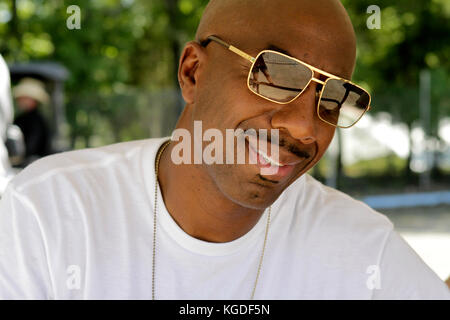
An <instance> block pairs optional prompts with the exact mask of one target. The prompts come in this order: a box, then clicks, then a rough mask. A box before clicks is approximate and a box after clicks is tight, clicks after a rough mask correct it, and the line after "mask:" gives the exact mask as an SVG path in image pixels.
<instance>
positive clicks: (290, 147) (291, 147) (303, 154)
mask: <svg viewBox="0 0 450 320" xmlns="http://www.w3.org/2000/svg"><path fill="white" fill-rule="evenodd" d="M253 130H254V132H253ZM253 130H247V131H246V132H245V134H246V135H252V136H255V137H256V138H258V141H259V140H260V137H259V131H258V130H256V129H253ZM278 136H279V135H278ZM266 137H267V142H269V143H270V144H273V145H278V147H280V148H284V149H285V150H286V151H288V152H290V153H292V154H294V155H296V156H297V157H299V158H310V157H311V154H310V153H309V152H307V151H305V150H302V149H300V148H299V147H298V146H297V145H295V144H293V143H290V142H289V141H288V140H287V139H286V138H284V137H280V136H279V137H278V143H275V142H273V141H272V134H271V133H269V132H268V133H267V136H266ZM261 140H263V139H261Z"/></svg>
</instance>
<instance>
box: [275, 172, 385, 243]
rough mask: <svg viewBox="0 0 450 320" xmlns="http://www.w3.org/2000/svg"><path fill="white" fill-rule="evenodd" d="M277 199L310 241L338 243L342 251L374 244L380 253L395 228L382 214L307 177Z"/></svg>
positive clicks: (303, 177) (306, 175)
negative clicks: (290, 213)
mask: <svg viewBox="0 0 450 320" xmlns="http://www.w3.org/2000/svg"><path fill="white" fill-rule="evenodd" d="M280 200H282V204H281V205H285V206H287V208H289V209H291V211H292V214H293V218H292V219H293V222H294V223H295V225H296V226H297V229H299V230H300V229H301V230H302V231H303V233H305V234H307V236H308V237H310V238H311V239H318V238H320V239H318V241H321V239H327V240H326V242H329V243H330V245H334V244H337V243H340V244H341V245H342V247H343V248H344V247H347V248H348V247H354V248H355V247H358V246H359V247H361V248H362V247H366V248H367V247H368V246H372V245H374V247H378V248H379V249H380V250H381V249H382V247H383V245H384V244H385V242H386V241H387V238H388V236H389V233H391V232H392V230H393V229H394V225H393V223H392V222H391V221H390V220H389V219H388V218H387V217H386V216H385V215H383V214H382V213H379V212H377V211H375V210H374V209H372V208H370V207H369V206H368V205H366V204H365V203H364V202H362V201H360V200H357V199H354V198H352V197H351V196H349V195H347V194H345V193H343V192H341V191H339V190H336V189H333V188H330V187H328V186H325V185H323V184H322V183H321V182H319V181H317V180H316V179H314V178H313V177H311V176H310V175H308V174H305V175H304V176H302V177H301V179H299V181H296V182H295V183H294V184H293V185H291V186H290V187H289V188H288V189H287V190H286V191H285V193H284V194H283V195H282V197H281V199H280ZM333 243H334V244H333ZM352 243H354V245H351V244H352Z"/></svg>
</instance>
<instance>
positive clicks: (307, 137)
mask: <svg viewBox="0 0 450 320" xmlns="http://www.w3.org/2000/svg"><path fill="white" fill-rule="evenodd" d="M316 90H317V87H316V84H315V83H314V84H313V81H311V82H309V83H308V85H307V86H306V87H305V88H304V90H303V91H302V92H301V93H300V94H299V95H298V96H297V97H296V98H295V99H294V100H292V101H290V102H289V103H287V104H285V105H284V107H283V108H280V109H278V110H277V111H276V112H275V113H274V114H273V115H272V126H273V127H274V128H278V129H283V128H284V129H286V130H287V131H288V132H289V134H290V135H291V136H292V137H293V138H295V139H297V140H300V141H301V142H302V143H304V144H309V143H313V142H314V141H316V137H317V135H316V134H317V128H316V127H317V123H316V122H317V119H318V117H317V116H316V113H317V112H316V103H317V95H316V93H315V92H316Z"/></svg>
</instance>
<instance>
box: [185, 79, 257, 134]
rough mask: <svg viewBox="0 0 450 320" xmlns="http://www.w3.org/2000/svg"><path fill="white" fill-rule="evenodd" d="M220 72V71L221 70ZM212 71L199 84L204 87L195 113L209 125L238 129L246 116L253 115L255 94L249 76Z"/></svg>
mask: <svg viewBox="0 0 450 320" xmlns="http://www.w3.org/2000/svg"><path fill="white" fill-rule="evenodd" d="M219 74H220V73H219ZM222 75H223V76H222V77H220V78H218V77H217V76H216V77H214V75H211V74H208V79H207V77H205V79H202V80H201V81H199V83H198V85H199V86H200V88H201V90H199V91H198V92H199V94H198V96H197V98H196V101H195V106H194V110H193V116H194V119H195V120H202V121H204V122H205V123H204V125H205V127H215V128H230V129H234V128H236V127H237V126H238V124H239V123H240V122H242V121H243V120H245V119H247V118H249V117H251V116H253V114H254V111H255V110H254V109H255V102H254V100H255V98H254V97H253V96H254V95H253V94H252V93H251V92H250V91H249V90H248V88H247V82H246V77H244V76H233V75H231V74H229V73H228V74H227V73H225V74H222Z"/></svg>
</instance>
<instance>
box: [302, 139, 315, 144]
mask: <svg viewBox="0 0 450 320" xmlns="http://www.w3.org/2000/svg"><path fill="white" fill-rule="evenodd" d="M300 140H301V142H302V143H304V144H310V143H313V142H314V141H315V139H314V138H313V137H304V138H301V139H300Z"/></svg>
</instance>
